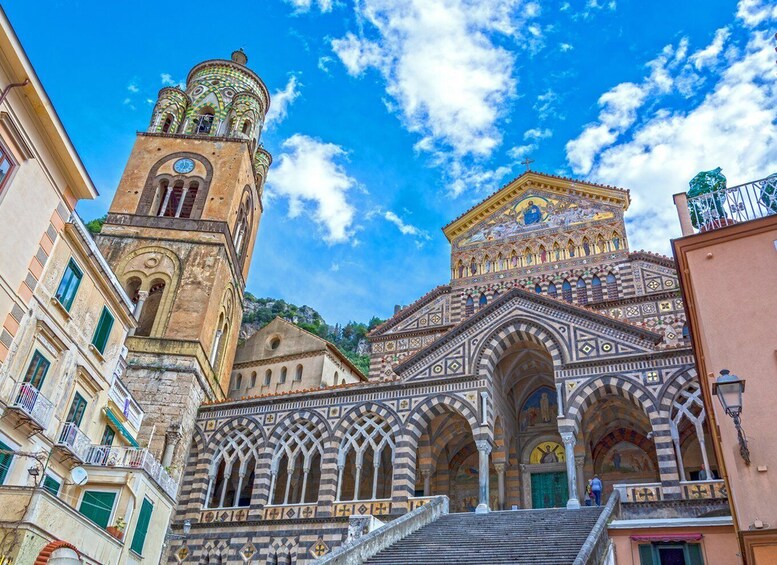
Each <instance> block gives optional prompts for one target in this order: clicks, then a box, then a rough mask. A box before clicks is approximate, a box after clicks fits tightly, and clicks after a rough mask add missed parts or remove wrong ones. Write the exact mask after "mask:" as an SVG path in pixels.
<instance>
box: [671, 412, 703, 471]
mask: <svg viewBox="0 0 777 565" xmlns="http://www.w3.org/2000/svg"><path fill="white" fill-rule="evenodd" d="M669 426H670V428H669V432H670V435H671V437H672V443H673V444H674V450H675V456H676V457H677V473H678V474H679V476H680V480H681V481H684V480H685V465H684V464H683V453H682V450H681V449H680V432H679V431H678V429H677V425H676V424H675V423H674V422H670V423H669ZM708 476H709V475H708Z"/></svg>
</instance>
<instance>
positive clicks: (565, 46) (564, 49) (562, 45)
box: [558, 43, 575, 53]
mask: <svg viewBox="0 0 777 565" xmlns="http://www.w3.org/2000/svg"><path fill="white" fill-rule="evenodd" d="M558 47H559V49H561V52H562V53H566V52H567V51H572V49H574V48H575V47H574V45H572V44H571V43H560V44H559V46H558Z"/></svg>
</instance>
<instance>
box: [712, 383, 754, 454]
mask: <svg viewBox="0 0 777 565" xmlns="http://www.w3.org/2000/svg"><path fill="white" fill-rule="evenodd" d="M743 392H745V381H744V380H742V379H740V378H739V377H737V376H736V375H732V374H731V371H729V370H728V369H721V371H720V376H719V377H718V378H717V380H716V381H715V382H714V383H713V384H712V393H713V394H714V395H716V396H717V397H718V400H720V404H721V406H723V410H725V412H726V414H728V415H729V416H731V418H732V419H733V420H734V426H735V427H736V429H737V438H738V440H739V454H740V455H741V456H742V459H744V461H745V464H746V465H750V449H748V447H747V437H746V436H745V431H744V430H743V429H742V423H741V421H740V419H739V415H740V414H741V413H742V393H743Z"/></svg>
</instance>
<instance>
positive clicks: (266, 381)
mask: <svg viewBox="0 0 777 565" xmlns="http://www.w3.org/2000/svg"><path fill="white" fill-rule="evenodd" d="M271 380H272V369H267V371H266V372H265V373H264V386H270V381H271Z"/></svg>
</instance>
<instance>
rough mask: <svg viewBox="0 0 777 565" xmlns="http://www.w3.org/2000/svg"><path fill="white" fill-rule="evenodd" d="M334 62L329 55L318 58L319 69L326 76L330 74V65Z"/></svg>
mask: <svg viewBox="0 0 777 565" xmlns="http://www.w3.org/2000/svg"><path fill="white" fill-rule="evenodd" d="M332 61H334V59H333V58H332V57H329V56H328V55H324V56H323V57H319V58H318V68H319V70H321V71H323V72H325V73H326V74H329V65H330V64H331V63H332Z"/></svg>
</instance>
